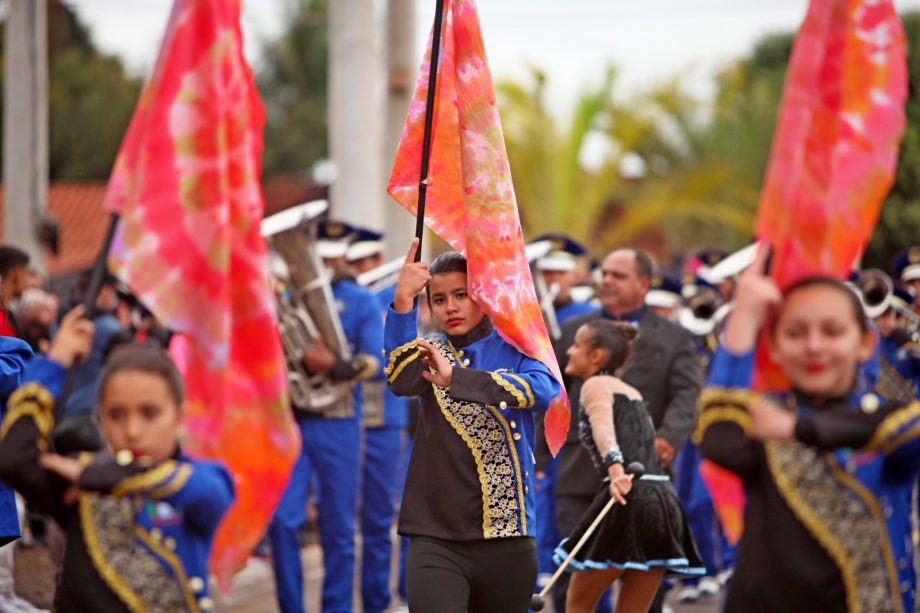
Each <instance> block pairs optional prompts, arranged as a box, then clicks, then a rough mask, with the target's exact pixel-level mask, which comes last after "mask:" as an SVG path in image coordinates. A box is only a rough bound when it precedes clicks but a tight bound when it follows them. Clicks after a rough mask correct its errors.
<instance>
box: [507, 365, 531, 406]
mask: <svg viewBox="0 0 920 613" xmlns="http://www.w3.org/2000/svg"><path fill="white" fill-rule="evenodd" d="M508 377H509V378H510V379H514V380H515V381H517V382H518V383H520V384H521V387H523V388H524V393H525V394H527V406H526V407H524V408H526V409H532V408H533V406H534V405H535V404H537V401H536V399H535V398H534V397H533V390H532V389H530V384H529V383H527V381H525V380H524V379H523V378H522V377H519V376H518V375H512V374H510V373H508Z"/></svg>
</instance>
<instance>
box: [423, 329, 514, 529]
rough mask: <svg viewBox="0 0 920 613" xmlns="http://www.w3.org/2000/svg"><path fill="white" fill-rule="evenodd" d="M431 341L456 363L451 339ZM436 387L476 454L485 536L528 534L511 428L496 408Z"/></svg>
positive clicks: (452, 421)
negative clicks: (524, 529)
mask: <svg viewBox="0 0 920 613" xmlns="http://www.w3.org/2000/svg"><path fill="white" fill-rule="evenodd" d="M430 342H431V344H432V345H433V346H434V347H435V348H436V349H437V350H438V351H440V352H441V354H442V355H443V356H444V357H445V358H447V360H448V361H449V362H451V364H452V365H454V366H456V363H455V362H457V360H458V358H457V354H456V351H455V350H454V349H453V347H452V346H451V345H450V343H449V342H448V341H446V340H443V339H437V338H435V339H430ZM432 389H433V391H434V396H435V399H436V401H437V403H438V406H439V407H440V408H441V413H442V414H443V415H444V418H445V419H446V420H447V422H448V423H449V424H450V425H451V427H453V429H454V431H456V432H457V434H458V435H459V436H460V438H461V439H463V441H464V442H465V443H466V445H467V447H468V448H469V449H470V452H471V453H472V454H473V460H474V461H475V463H476V471H477V473H478V475H479V483H480V486H481V490H482V507H483V508H482V528H483V537H484V538H487V539H489V538H503V537H512V536H525V534H524V533H523V532H522V524H523V521H521V522H519V521H518V514H519V513H521V506H520V504H519V503H518V496H519V495H520V491H521V481H520V479H519V478H518V487H517V488H515V487H514V485H515V484H514V480H515V476H516V473H515V465H514V463H513V461H512V454H515V456H516V453H517V451H516V450H515V448H514V443H513V440H508V438H507V434H508V431H507V430H503V427H502V424H500V423H499V422H498V421H497V420H495V419H493V418H492V415H493V414H492V412H491V411H492V408H487V407H484V406H483V405H482V404H479V403H475V402H466V401H461V400H457V399H455V398H453V397H451V396H450V394H449V393H448V390H447V389H445V388H443V387H439V386H437V385H432ZM509 448H510V449H511V451H510V452H509V451H508V449H509ZM518 471H520V468H519V467H518ZM521 500H523V498H521Z"/></svg>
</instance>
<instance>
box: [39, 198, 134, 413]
mask: <svg viewBox="0 0 920 613" xmlns="http://www.w3.org/2000/svg"><path fill="white" fill-rule="evenodd" d="M117 227H118V214H117V213H111V214H110V215H109V226H108V228H106V231H105V238H103V239H102V246H101V247H100V248H99V255H97V256H96V262H95V264H93V268H92V271H91V272H90V276H89V284H88V286H87V288H86V293H85V294H84V295H83V306H84V309H85V310H84V312H83V317H85V318H86V319H89V320H90V321H92V319H93V317H95V316H96V296H97V295H98V294H99V290H100V289H102V283H103V281H104V280H105V274H106V271H107V268H106V260H107V259H108V256H109V249H110V248H111V247H112V239H113V238H114V237H115V228H117ZM75 367H76V364H74V365H73V366H71V367H70V369H69V370H68V371H67V378H66V379H65V380H64V386H63V389H62V390H61V393H60V395H59V396H58V400H57V404H56V405H55V410H54V418H55V423H60V421H61V419H62V418H63V415H64V405H65V404H66V403H67V399H68V398H69V397H70V393H71V391H73V377H74V370H75Z"/></svg>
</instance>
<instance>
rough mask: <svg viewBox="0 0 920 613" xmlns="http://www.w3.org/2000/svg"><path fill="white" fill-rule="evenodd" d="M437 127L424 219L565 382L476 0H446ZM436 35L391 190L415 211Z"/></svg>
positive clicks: (562, 407)
mask: <svg viewBox="0 0 920 613" xmlns="http://www.w3.org/2000/svg"><path fill="white" fill-rule="evenodd" d="M440 53H441V55H440V58H439V61H440V66H439V68H438V78H437V84H436V86H437V95H436V97H435V112H434V119H433V123H432V125H433V128H432V134H431V158H430V160H431V164H430V170H429V173H428V180H427V186H428V187H427V196H426V206H425V223H426V225H428V227H429V228H431V229H432V230H433V231H434V232H435V233H437V234H438V236H440V237H441V238H443V239H444V240H445V241H447V243H449V244H450V245H451V246H452V247H453V248H454V249H456V250H457V251H459V252H461V253H463V254H464V255H465V256H466V257H467V261H468V277H469V285H470V291H471V293H472V295H473V296H474V297H475V299H476V301H477V302H478V303H479V304H480V305H481V306H482V308H483V310H484V311H485V312H486V313H487V314H488V315H489V317H490V318H491V319H492V322H493V324H494V325H495V328H496V329H497V330H498V332H499V334H501V335H502V338H504V339H505V340H507V341H508V342H509V343H511V344H512V345H514V346H515V347H516V348H518V350H520V351H521V352H523V353H525V354H527V355H529V356H531V357H533V358H535V359H537V360H540V361H541V362H543V363H544V364H546V366H547V367H548V368H549V369H550V370H551V371H552V372H553V374H554V375H555V376H556V377H557V378H559V380H560V381H561V379H562V377H561V373H560V371H559V365H558V363H557V362H556V357H555V354H554V353H553V348H552V344H551V343H550V340H549V335H548V334H547V332H546V325H545V324H544V322H543V316H542V314H541V312H540V307H539V305H538V303H537V299H536V293H535V291H534V286H533V278H532V277H531V275H530V267H529V265H528V262H527V258H526V256H525V255H524V236H523V232H522V231H521V222H520V218H519V216H518V209H517V202H516V200H515V197H514V186H513V185H512V184H511V170H510V168H509V166H508V155H507V153H506V151H505V141H504V137H503V135H502V126H501V120H500V118H499V116H498V108H497V106H496V104H495V90H494V88H493V86H492V75H491V74H490V73H489V65H488V62H487V60H486V54H485V48H484V46H483V41H482V33H481V31H480V28H479V16H478V14H477V12H476V3H475V2H474V1H473V0H445V4H444V27H443V32H442V41H441V52H440ZM430 58H431V40H430V39H429V41H428V50H427V51H426V53H425V59H424V61H423V62H422V68H421V71H420V74H419V79H418V83H417V87H416V90H415V96H414V97H413V99H412V104H411V106H410V107H409V116H408V118H407V119H406V125H405V127H404V128H403V134H402V139H401V140H400V143H399V148H398V150H397V152H396V160H395V162H394V164H393V170H392V173H391V175H390V181H389V185H388V186H387V191H388V193H389V194H390V195H391V196H392V197H393V198H394V199H395V200H396V201H397V202H399V203H400V204H401V205H402V206H403V207H405V208H406V209H407V210H408V211H410V212H411V213H413V214H415V213H416V211H417V208H416V207H417V203H418V179H419V172H420V168H421V157H422V140H423V131H424V123H425V106H426V96H427V94H428V71H429V66H430ZM544 424H545V431H546V440H547V443H548V444H549V447H550V450H551V451H552V453H554V454H555V453H556V452H557V451H558V450H559V448H560V447H561V446H562V442H563V441H564V440H565V433H566V430H567V429H568V425H569V407H568V399H567V398H566V397H565V393H564V391H563V393H562V394H561V395H560V397H559V398H557V399H556V400H555V401H554V402H553V404H552V406H551V407H550V410H549V411H548V412H547V415H546V419H545V422H544Z"/></svg>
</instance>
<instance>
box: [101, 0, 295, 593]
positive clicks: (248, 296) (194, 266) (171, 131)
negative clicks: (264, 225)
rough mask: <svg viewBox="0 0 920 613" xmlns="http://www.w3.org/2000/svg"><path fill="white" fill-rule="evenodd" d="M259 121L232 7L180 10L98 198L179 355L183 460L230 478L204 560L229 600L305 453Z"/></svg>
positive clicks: (120, 267)
mask: <svg viewBox="0 0 920 613" xmlns="http://www.w3.org/2000/svg"><path fill="white" fill-rule="evenodd" d="M263 123H264V111H263V108H262V104H261V101H260V99H259V97H258V94H257V92H256V88H255V83H254V81H253V77H252V73H251V71H250V69H249V67H248V66H247V65H246V62H245V59H244V58H243V48H242V32H241V30H240V0H176V1H175V4H174V5H173V8H172V13H171V15H170V19H169V24H168V26H167V30H166V33H165V35H164V39H163V43H162V46H161V48H160V54H159V57H158V58H157V62H156V66H155V68H154V71H153V74H152V76H151V77H150V79H149V81H148V82H147V84H146V85H145V87H144V90H143V92H142V94H141V98H140V100H139V102H138V106H137V109H136V110H135V113H134V116H133V118H132V120H131V124H130V126H129V128H128V132H127V134H126V135H125V138H124V141H123V142H122V145H121V149H120V150H119V153H118V157H117V159H116V162H115V168H114V170H113V173H112V176H111V179H110V181H109V185H108V189H107V192H106V198H105V203H106V207H107V208H108V209H110V210H111V211H113V212H116V213H119V214H120V215H121V219H120V223H119V226H118V230H117V233H116V236H115V240H114V242H113V246H112V250H111V252H110V259H109V264H110V266H111V267H112V270H113V271H114V272H115V274H116V275H117V276H118V277H119V278H120V279H122V280H123V281H124V282H125V283H126V284H127V285H128V286H129V287H130V288H131V290H132V291H133V292H134V293H135V294H136V295H137V296H138V298H139V299H140V300H141V302H143V304H144V305H145V306H147V307H148V308H149V309H150V310H151V311H152V312H153V313H154V314H155V315H156V316H157V317H158V318H159V319H160V320H161V321H162V322H164V323H165V325H167V326H168V327H170V328H171V329H173V330H175V331H176V332H179V333H181V334H182V335H183V336H184V337H185V338H186V340H187V343H188V348H187V351H188V356H187V357H188V360H187V369H186V372H185V378H186V403H187V404H186V413H185V416H184V426H185V428H184V438H183V449H184V450H185V451H186V452H187V453H189V454H190V455H192V456H195V457H202V458H211V459H216V460H219V461H221V462H223V463H224V465H225V466H226V467H227V468H228V470H229V471H230V472H231V473H232V475H233V478H234V483H235V487H236V501H235V502H234V505H233V507H232V508H231V509H230V510H229V511H228V513H227V515H226V516H225V517H224V519H223V521H222V523H221V525H220V527H219V529H218V532H217V534H216V536H215V539H214V545H213V549H212V552H211V558H210V566H211V570H212V572H214V573H215V575H216V576H217V577H218V580H219V581H220V582H221V585H222V586H223V587H224V588H227V587H228V586H229V581H230V578H231V577H232V574H233V572H235V571H236V570H237V569H238V568H240V567H242V565H243V564H244V563H245V561H246V558H247V557H248V555H249V553H250V551H251V549H252V548H253V547H254V546H255V545H256V543H257V542H258V540H259V538H260V537H261V535H262V533H263V532H264V530H265V528H266V526H267V524H268V522H269V521H270V519H271V517H272V514H273V512H274V509H275V506H276V505H277V502H278V501H279V499H280V497H281V495H282V493H283V491H284V489H285V487H286V485H287V481H288V478H289V475H290V470H291V468H292V466H293V462H294V460H295V458H296V456H297V454H298V453H299V445H300V438H299V436H298V434H297V430H296V427H295V424H294V421H293V417H292V415H291V412H290V408H289V405H288V400H287V374H286V370H285V362H284V359H283V355H282V351H281V345H280V341H279V336H278V331H277V325H276V321H275V310H274V301H273V298H272V295H271V293H270V290H269V284H268V261H267V255H266V247H265V244H264V242H263V239H262V238H261V235H260V233H259V225H260V222H261V220H262V213H263V203H262V195H261V190H260V183H259V179H260V174H261V161H260V160H261V154H262V126H263Z"/></svg>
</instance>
